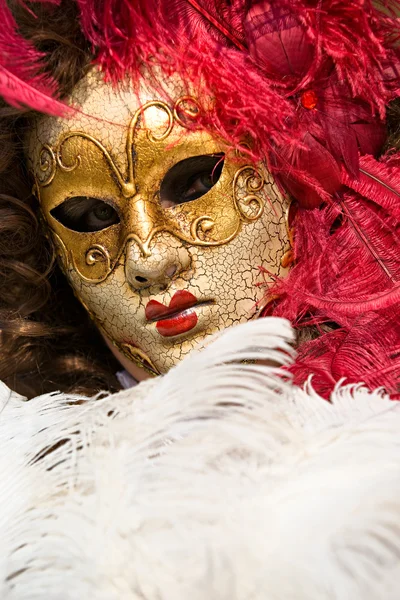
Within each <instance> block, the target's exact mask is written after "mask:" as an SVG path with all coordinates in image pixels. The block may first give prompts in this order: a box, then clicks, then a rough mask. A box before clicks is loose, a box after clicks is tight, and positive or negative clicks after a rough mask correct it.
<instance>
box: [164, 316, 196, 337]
mask: <svg viewBox="0 0 400 600" xmlns="http://www.w3.org/2000/svg"><path fill="white" fill-rule="evenodd" d="M197 320H198V319H197V315H196V313H195V311H194V310H185V311H183V312H181V313H179V314H178V315H176V316H175V317H171V318H170V319H163V320H162V321H157V323H156V327H157V331H158V333H159V334H160V335H162V336H163V337H172V336H174V335H179V334H181V333H186V332H187V331H190V330H191V329H193V327H196V325H197Z"/></svg>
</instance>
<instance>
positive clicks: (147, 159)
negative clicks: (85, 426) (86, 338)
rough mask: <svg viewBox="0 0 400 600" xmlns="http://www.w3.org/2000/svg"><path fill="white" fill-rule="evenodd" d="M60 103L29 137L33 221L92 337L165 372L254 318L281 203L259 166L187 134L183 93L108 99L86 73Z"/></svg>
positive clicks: (281, 219)
mask: <svg viewBox="0 0 400 600" xmlns="http://www.w3.org/2000/svg"><path fill="white" fill-rule="evenodd" d="M171 95H172V94H171ZM71 100H72V101H73V103H74V105H75V106H77V107H78V108H79V112H77V113H76V115H75V116H74V117H73V118H71V119H55V118H51V117H43V118H41V119H40V120H39V121H38V122H37V124H36V127H35V132H34V134H33V135H31V137H30V140H29V151H28V154H29V159H30V162H31V169H32V171H33V174H34V177H35V190H36V194H37V196H38V198H39V201H40V205H41V210H42V212H43V215H44V218H45V220H46V222H47V224H48V226H49V228H50V230H51V233H52V237H53V239H54V243H55V246H56V248H57V250H58V254H59V257H60V261H61V265H62V267H63V270H64V272H65V273H66V275H67V277H68V279H69V281H70V283H71V285H72V287H73V288H74V290H75V293H76V295H77V296H78V298H79V299H80V300H81V301H82V303H83V304H84V306H85V307H86V309H87V310H88V312H89V313H90V315H91V316H92V318H93V319H94V320H95V322H96V323H97V325H98V326H99V327H100V328H101V330H102V331H103V333H105V334H106V336H107V337H108V338H110V339H111V340H112V341H113V342H114V344H115V345H116V346H117V347H118V348H119V349H120V350H122V352H123V353H124V354H125V355H126V356H128V357H129V358H130V359H131V360H135V361H137V360H139V361H140V363H142V364H146V365H147V366H149V367H150V368H151V369H152V370H153V371H154V372H161V373H162V372H165V371H166V370H168V369H169V368H170V367H171V366H172V365H173V364H175V363H176V362H177V361H178V360H180V359H181V358H182V357H183V356H184V355H185V354H187V353H188V352H189V351H190V350H191V349H192V348H193V347H194V346H195V345H196V344H197V343H198V342H199V341H200V340H202V339H203V338H204V337H205V336H207V335H209V334H211V333H214V332H216V331H218V330H221V329H223V328H225V327H227V326H230V325H233V324H235V323H239V322H242V321H246V320H248V319H250V318H253V317H255V316H257V314H258V313H259V301H260V300H261V299H262V298H263V297H264V296H265V288H264V289H262V287H259V286H257V283H262V282H263V281H264V278H263V277H262V276H261V275H260V271H259V267H260V266H263V267H264V268H265V269H266V270H267V271H268V272H270V273H271V274H272V276H275V275H282V274H284V268H283V267H282V259H283V257H284V255H285V253H286V252H287V250H288V235H287V229H286V222H285V214H286V208H287V206H286V204H285V201H284V200H283V199H282V197H281V195H280V193H279V190H278V189H277V187H276V185H275V184H274V182H273V180H272V178H271V176H270V175H269V174H268V172H267V171H266V170H265V168H264V166H263V165H260V166H258V167H255V166H253V165H251V164H249V160H248V159H245V158H243V157H242V158H240V157H236V158H234V159H232V158H229V157H227V156H225V150H226V148H224V146H223V144H222V143H221V142H218V141H216V140H215V139H214V138H213V137H212V136H211V135H210V134H209V133H207V132H205V131H203V130H200V129H199V128H196V118H197V116H198V114H199V112H198V111H199V108H198V105H197V102H196V100H195V99H194V98H192V97H190V96H185V95H180V96H177V98H176V100H174V101H173V102H164V101H161V100H159V99H154V95H153V94H152V92H151V91H149V90H146V89H145V88H144V84H143V87H142V89H141V90H140V92H138V93H135V92H134V91H133V90H132V89H130V88H123V87H122V88H121V89H119V90H115V89H114V88H112V86H111V85H109V84H106V83H104V82H103V81H102V79H101V76H100V74H99V73H98V72H96V71H92V72H91V73H90V74H89V75H88V76H87V77H86V78H85V79H84V80H83V81H81V82H80V84H79V85H78V86H77V87H76V89H75V91H74V94H73V96H72V99H71ZM267 279H268V278H267Z"/></svg>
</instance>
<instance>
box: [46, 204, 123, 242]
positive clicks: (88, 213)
mask: <svg viewBox="0 0 400 600" xmlns="http://www.w3.org/2000/svg"><path fill="white" fill-rule="evenodd" d="M50 214H51V215H52V216H53V217H54V218H55V219H57V221H58V222H59V223H61V224H62V225H64V227H67V228H68V229H71V230H72V231H78V232H87V233H88V232H91V231H101V230H102V229H106V228H107V227H110V226H111V225H115V224H116V223H119V222H120V218H119V215H118V213H117V211H116V210H115V208H114V207H113V206H111V204H109V203H108V202H105V201H104V200H100V199H99V198H92V197H90V196H74V197H73V198H67V199H66V200H64V202H62V203H61V204H59V205H58V206H56V207H55V208H53V210H51V211H50Z"/></svg>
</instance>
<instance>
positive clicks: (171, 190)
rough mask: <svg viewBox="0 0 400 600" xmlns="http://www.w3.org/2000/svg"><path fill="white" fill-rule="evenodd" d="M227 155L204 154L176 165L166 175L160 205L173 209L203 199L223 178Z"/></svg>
mask: <svg viewBox="0 0 400 600" xmlns="http://www.w3.org/2000/svg"><path fill="white" fill-rule="evenodd" d="M224 160H225V155H224V154H223V153H220V154H204V155H201V156H192V157H190V158H186V159H185V160H181V161H180V162H178V163H176V165H174V166H173V167H172V168H171V169H170V170H169V171H168V173H167V174H166V175H165V177H164V179H163V181H162V183H161V186H160V204H161V206H162V207H163V208H172V207H174V206H177V205H179V204H183V203H184V202H191V201H192V200H197V198H201V197H202V196H204V195H205V194H207V192H209V191H210V190H211V188H213V187H214V185H215V184H216V183H217V181H218V180H219V178H220V177H221V173H222V168H223V166H224Z"/></svg>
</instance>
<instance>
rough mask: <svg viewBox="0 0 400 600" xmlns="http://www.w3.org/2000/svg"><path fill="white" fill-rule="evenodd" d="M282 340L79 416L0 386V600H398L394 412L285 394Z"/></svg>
mask: <svg viewBox="0 0 400 600" xmlns="http://www.w3.org/2000/svg"><path fill="white" fill-rule="evenodd" d="M292 339H293V333H292V331H291V329H290V327H289V325H288V323H287V322H286V321H284V320H280V319H270V318H267V319H261V320H259V321H256V322H251V323H248V324H246V325H243V326H239V327H236V328H232V329H230V330H228V331H226V332H225V333H224V334H223V335H222V336H221V337H219V338H218V339H216V340H214V341H213V342H212V343H211V344H209V345H208V346H207V347H206V348H205V349H204V350H203V351H202V352H196V353H192V354H191V355H190V356H189V357H188V358H187V359H185V360H184V361H183V362H182V363H180V364H179V365H178V366H177V367H176V368H174V369H173V370H172V371H170V372H169V373H168V374H167V375H166V376H164V377H160V378H158V379H156V380H152V381H150V382H146V383H142V384H140V385H138V386H137V387H135V388H133V389H131V390H126V391H124V392H120V393H119V394H115V395H112V396H108V397H105V398H98V399H91V400H86V401H85V402H84V403H82V398H81V397H73V396H65V395H62V394H49V395H46V396H41V397H38V398H35V399H34V400H32V401H29V402H24V401H23V400H22V399H21V398H20V397H17V396H16V395H15V394H11V393H10V391H9V390H8V388H6V387H5V386H3V387H2V388H1V389H0V405H1V406H2V411H1V415H0V473H1V479H0V597H1V598H2V599H3V598H5V599H7V600H28V599H29V600H36V599H39V598H40V599H41V600H42V599H48V600H56V599H57V600H77V599H86V598H87V599H91V600H103V599H104V600H114V599H115V600H116V599H118V600H131V599H132V600H137V599H145V600H187V599H188V598H190V599H193V600H206V599H207V600H228V599H229V600H253V599H254V600H261V599H262V600H313V599H316V600H333V599H334V600H380V599H382V600H383V599H384V600H398V591H397V590H398V588H399V585H400V560H399V559H400V504H399V500H398V499H399V497H400V435H399V430H400V405H399V404H397V403H394V402H391V401H390V400H389V398H388V397H386V396H385V394H384V393H383V392H382V391H379V390H378V391H377V392H374V393H369V392H368V391H367V390H366V389H365V388H363V387H362V386H343V385H342V386H340V387H338V388H337V389H336V390H335V392H334V394H333V395H332V403H328V402H326V401H324V400H322V399H321V398H320V397H318V395H317V394H316V393H315V392H314V391H313V389H312V386H311V383H309V384H308V385H307V386H306V389H305V390H300V389H299V388H297V387H295V386H293V385H292V383H291V380H290V377H289V376H288V375H287V374H286V373H285V372H284V371H282V369H281V368H280V366H281V365H287V364H288V363H289V362H290V360H291V356H292V355H293V351H292V349H291V346H290V342H291V341H292ZM255 359H257V360H258V361H263V364H252V363H250V364H249V363H243V362H241V361H243V360H247V361H248V360H255Z"/></svg>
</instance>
